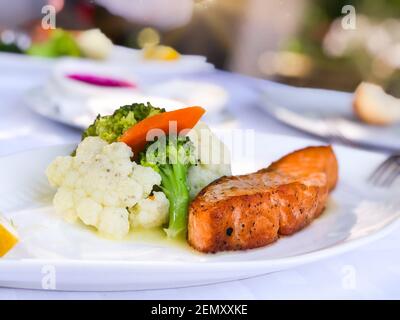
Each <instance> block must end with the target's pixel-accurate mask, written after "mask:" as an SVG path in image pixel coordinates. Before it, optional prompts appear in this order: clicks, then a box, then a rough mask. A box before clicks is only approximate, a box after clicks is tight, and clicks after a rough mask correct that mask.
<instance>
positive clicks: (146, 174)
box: [133, 163, 161, 197]
mask: <svg viewBox="0 0 400 320" xmlns="http://www.w3.org/2000/svg"><path fill="white" fill-rule="evenodd" d="M133 175H134V176H135V179H136V180H137V181H140V182H141V183H142V186H143V193H144V197H147V196H148V195H149V194H150V192H151V190H153V186H155V185H157V186H159V185H160V184H161V176H160V175H159V174H158V173H157V172H155V171H154V170H153V169H152V168H150V167H144V166H141V165H138V164H136V163H134V164H133Z"/></svg>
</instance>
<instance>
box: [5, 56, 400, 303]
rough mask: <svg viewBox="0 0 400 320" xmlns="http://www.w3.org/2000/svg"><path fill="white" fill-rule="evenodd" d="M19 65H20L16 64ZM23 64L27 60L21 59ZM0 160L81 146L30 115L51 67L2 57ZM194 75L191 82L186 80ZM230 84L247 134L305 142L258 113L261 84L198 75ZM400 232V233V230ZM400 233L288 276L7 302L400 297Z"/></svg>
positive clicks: (25, 294) (37, 295)
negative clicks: (33, 93)
mask: <svg viewBox="0 0 400 320" xmlns="http://www.w3.org/2000/svg"><path fill="white" fill-rule="evenodd" d="M13 61H14V60H13ZM21 61H22V60H21ZM0 70H1V71H2V72H1V73H0V97H1V99H0V156H3V155H6V154H10V153H15V152H18V151H21V150H24V149H28V148H36V147H39V146H46V145H55V144H63V143H66V142H76V141H78V140H79V138H80V132H79V131H78V130H76V129H73V128H70V127H67V126H64V125H61V124H58V123H54V122H51V121H49V120H47V119H45V118H42V117H41V116H39V115H37V114H35V113H33V112H32V111H31V110H29V109H28V108H27V107H26V105H25V104H24V102H23V95H24V93H25V92H26V91H27V90H29V89H30V88H34V87H35V86H40V85H41V84H43V83H44V81H46V79H47V77H48V75H49V72H50V70H51V64H49V63H38V64H36V63H35V64H32V65H31V66H30V67H27V64H26V63H25V62H24V63H19V62H17V63H15V61H14V62H13V63H11V62H10V61H9V60H8V56H0ZM186 77H187V76H186ZM190 78H196V79H199V78H200V79H203V80H205V79H207V80H208V81H211V82H214V83H218V84H220V85H222V86H224V87H225V88H226V89H227V90H228V91H229V93H230V101H229V103H228V110H229V112H230V114H232V115H233V116H235V117H236V119H238V120H237V121H238V122H237V125H238V126H239V127H241V128H253V129H256V130H259V131H264V132H270V133H280V134H287V135H297V136H302V135H304V134H302V133H299V132H298V131H296V130H294V129H291V128H288V127H286V126H285V125H283V124H280V123H278V122H276V121H275V120H273V119H271V118H269V117H268V116H267V115H266V114H265V113H264V112H263V111H262V110H261V109H260V108H258V107H257V104H258V95H257V90H254V89H253V88H252V86H253V85H254V83H255V81H257V82H258V83H259V84H263V85H269V86H273V85H276V84H274V83H272V82H268V81H263V80H255V79H250V78H247V77H243V76H240V75H234V74H230V73H227V72H221V71H216V72H214V73H211V74H207V75H205V74H202V75H192V76H190ZM399 231H400V230H399ZM399 252H400V232H399V233H397V232H393V233H392V234H390V235H389V236H387V237H385V238H384V239H382V240H379V241H376V242H374V243H372V244H369V245H367V246H365V247H362V248H360V249H357V250H355V251H352V252H349V253H346V254H342V255H339V256H336V257H333V258H329V259H325V260H322V261H319V262H315V263H311V264H308V265H305V266H301V267H297V268H294V269H290V270H287V271H281V272H277V273H273V274H267V275H264V276H259V277H254V278H249V279H243V280H238V281H231V282H224V283H220V284H214V285H206V286H197V287H187V288H178V289H165V290H141V291H129V292H56V291H44V290H43V291H39V290H22V289H12V288H0V299H400V254H399Z"/></svg>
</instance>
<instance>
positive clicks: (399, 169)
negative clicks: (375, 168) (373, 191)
mask: <svg viewBox="0 0 400 320" xmlns="http://www.w3.org/2000/svg"><path fill="white" fill-rule="evenodd" d="M395 164H396V165H395V166H393V167H394V169H393V170H392V173H391V174H390V175H388V176H387V177H386V179H385V180H384V181H383V186H385V187H390V186H391V185H392V184H393V183H394V182H395V181H396V179H397V178H398V177H399V175H400V166H399V165H398V164H397V163H395Z"/></svg>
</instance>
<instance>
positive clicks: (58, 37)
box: [27, 29, 81, 57]
mask: <svg viewBox="0 0 400 320" xmlns="http://www.w3.org/2000/svg"><path fill="white" fill-rule="evenodd" d="M27 54H29V55H32V56H42V57H60V56H73V57H79V56H81V50H80V49H79V46H78V43H77V42H76V41H75V39H74V37H73V35H72V34H71V33H70V32H68V31H65V30H63V29H55V30H53V31H52V32H51V34H50V37H49V39H48V40H46V41H45V42H41V43H35V44H33V45H32V46H31V47H30V48H29V49H28V50H27Z"/></svg>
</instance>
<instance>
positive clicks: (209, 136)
mask: <svg viewBox="0 0 400 320" xmlns="http://www.w3.org/2000/svg"><path fill="white" fill-rule="evenodd" d="M188 136H189V138H190V140H191V141H192V142H193V144H194V148H195V154H196V157H197V159H198V160H199V163H198V164H197V165H194V166H192V167H190V168H189V172H188V177H187V181H188V185H189V187H190V197H191V198H194V197H195V196H196V195H197V194H198V193H199V192H200V191H201V189H203V188H204V187H205V186H206V185H208V184H209V183H211V182H212V181H214V180H216V179H218V178H220V177H222V176H229V175H231V174H232V173H231V164H230V156H229V150H228V149H227V147H226V146H225V145H224V143H223V142H222V141H221V140H220V139H218V137H217V136H216V135H215V134H214V133H213V132H212V131H211V130H210V128H209V127H208V126H207V125H206V124H204V123H203V122H199V123H198V124H197V125H196V126H195V127H194V128H193V129H192V130H191V131H190V132H189V133H188Z"/></svg>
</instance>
